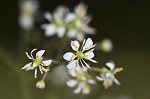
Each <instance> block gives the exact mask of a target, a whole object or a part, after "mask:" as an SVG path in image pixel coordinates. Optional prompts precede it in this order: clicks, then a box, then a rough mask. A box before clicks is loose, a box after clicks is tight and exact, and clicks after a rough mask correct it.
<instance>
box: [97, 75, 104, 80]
mask: <svg viewBox="0 0 150 99" xmlns="http://www.w3.org/2000/svg"><path fill="white" fill-rule="evenodd" d="M96 79H97V80H99V81H104V78H102V77H100V76H96Z"/></svg>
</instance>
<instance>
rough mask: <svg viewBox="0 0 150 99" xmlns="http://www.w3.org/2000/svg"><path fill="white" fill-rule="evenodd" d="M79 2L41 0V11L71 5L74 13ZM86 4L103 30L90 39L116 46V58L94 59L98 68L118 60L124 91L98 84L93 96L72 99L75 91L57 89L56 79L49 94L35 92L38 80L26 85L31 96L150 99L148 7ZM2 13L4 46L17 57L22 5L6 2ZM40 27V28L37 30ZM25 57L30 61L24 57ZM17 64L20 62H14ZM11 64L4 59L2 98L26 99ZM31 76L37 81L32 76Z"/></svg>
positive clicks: (123, 1) (107, 0)
mask: <svg viewBox="0 0 150 99" xmlns="http://www.w3.org/2000/svg"><path fill="white" fill-rule="evenodd" d="M79 2H80V1H79V0H41V1H40V3H41V4H40V10H41V11H42V12H45V11H50V12H52V11H53V10H54V9H55V8H56V7H57V6H58V5H66V6H68V7H69V8H71V9H72V10H73V8H74V6H75V5H77V4H78V3H79ZM83 2H84V3H85V4H87V5H88V12H89V14H91V15H92V16H93V20H92V22H91V26H94V27H95V28H96V29H97V31H98V32H97V34H96V36H89V37H92V38H93V39H94V41H95V42H96V41H101V40H102V39H104V38H110V39H111V40H112V41H113V45H114V50H113V51H112V52H111V53H108V54H106V53H103V52H100V51H96V55H97V56H96V57H95V59H96V60H98V61H99V64H104V62H106V61H107V60H108V59H113V60H115V62H116V64H117V66H121V67H123V68H124V71H123V72H121V73H120V74H118V75H117V78H118V79H119V81H120V82H121V84H122V85H121V86H120V87H118V86H116V85H114V86H112V87H111V88H109V89H108V90H104V89H103V88H102V85H101V84H99V85H96V86H94V87H93V90H92V92H91V94H89V95H85V96H83V95H73V94H72V89H71V88H68V87H67V86H65V84H64V85H63V86H57V85H53V83H52V80H51V79H48V80H47V81H46V83H49V84H47V87H46V89H44V90H40V89H37V88H36V87H35V83H36V80H33V81H32V82H31V84H30V85H26V86H29V88H30V92H29V93H28V95H31V96H32V97H33V98H32V99H150V94H149V92H150V85H149V84H150V77H149V75H150V71H149V70H150V60H149V59H150V43H149V42H150V39H149V37H150V34H149V33H150V29H149V27H150V15H149V13H150V7H149V2H144V1H134V0H131V1H127V0H120V1H119V0H118V1H112V0H83ZM0 11H1V18H0V22H1V23H0V24H1V29H0V44H3V46H5V52H6V53H7V52H8V51H7V50H9V51H11V53H10V54H11V55H13V57H14V58H15V57H16V54H17V53H18V52H17V44H18V43H20V42H18V41H19V37H18V33H19V30H20V29H19V25H18V14H19V8H18V2H17V1H14V0H10V1H4V0H3V1H1V9H0ZM39 24H40V23H37V27H38V25H39ZM40 35H43V34H40ZM46 39H47V38H46ZM39 48H40V46H39ZM47 56H48V55H47ZM22 57H25V58H26V56H25V55H24V53H23V54H22ZM48 57H49V56H48ZM18 61H20V60H16V61H15V62H16V63H18ZM25 62H27V61H25ZM7 64H8V63H7ZM7 64H6V63H4V62H3V61H2V60H0V99H22V98H21V95H22V94H21V93H22V92H21V88H20V86H21V85H20V81H19V79H18V75H16V74H15V73H14V72H13V71H12V70H11V69H10V68H8V66H6V65H7ZM10 64H11V63H10ZM12 67H15V68H18V70H19V71H20V69H21V67H22V66H18V65H16V66H13V65H12ZM22 73H23V74H24V75H27V74H28V73H27V72H22ZM59 74H60V75H61V73H59ZM27 77H29V79H33V77H32V76H31V75H30V76H27ZM23 79H24V78H23ZM58 81H59V79H58ZM26 86H24V87H26Z"/></svg>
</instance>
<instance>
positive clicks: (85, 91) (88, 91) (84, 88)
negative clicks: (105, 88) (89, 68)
mask: <svg viewBox="0 0 150 99" xmlns="http://www.w3.org/2000/svg"><path fill="white" fill-rule="evenodd" d="M82 93H83V94H89V93H90V86H89V85H88V84H85V85H84V86H83V90H82Z"/></svg>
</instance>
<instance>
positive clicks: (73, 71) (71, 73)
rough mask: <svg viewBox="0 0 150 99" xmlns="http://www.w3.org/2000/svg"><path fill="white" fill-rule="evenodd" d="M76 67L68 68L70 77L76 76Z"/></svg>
mask: <svg viewBox="0 0 150 99" xmlns="http://www.w3.org/2000/svg"><path fill="white" fill-rule="evenodd" d="M76 68H77V67H76ZM76 68H75V69H71V70H69V74H70V75H71V76H72V77H76V76H77V73H76Z"/></svg>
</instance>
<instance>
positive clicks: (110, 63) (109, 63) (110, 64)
mask: <svg viewBox="0 0 150 99" xmlns="http://www.w3.org/2000/svg"><path fill="white" fill-rule="evenodd" d="M106 66H107V67H109V68H110V70H113V69H114V68H115V63H114V62H113V61H110V62H107V63H106Z"/></svg>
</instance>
